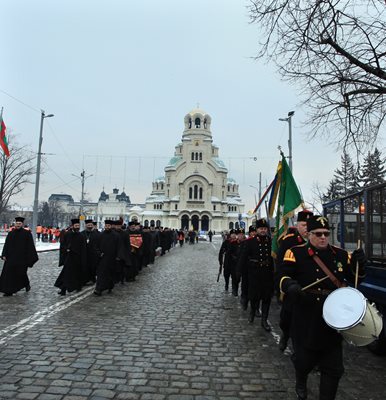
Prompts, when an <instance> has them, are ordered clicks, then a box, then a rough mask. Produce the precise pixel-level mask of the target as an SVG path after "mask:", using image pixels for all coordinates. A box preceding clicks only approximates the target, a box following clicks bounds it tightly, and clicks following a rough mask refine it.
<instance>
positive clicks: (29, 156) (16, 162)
mask: <svg viewBox="0 0 386 400" xmlns="http://www.w3.org/2000/svg"><path fill="white" fill-rule="evenodd" d="M8 146H9V151H10V154H11V155H10V156H9V157H6V156H5V154H1V155H0V214H1V213H3V212H4V211H5V210H6V209H7V206H8V205H9V202H10V200H11V198H12V197H13V196H15V195H17V194H19V193H20V192H21V191H22V190H23V189H24V188H25V186H26V185H27V184H28V183H31V177H32V175H34V174H35V168H34V167H33V166H32V160H33V159H34V158H35V154H34V153H33V152H32V151H31V150H30V149H29V148H28V146H21V145H19V144H18V143H17V142H16V141H15V136H13V135H9V136H8Z"/></svg>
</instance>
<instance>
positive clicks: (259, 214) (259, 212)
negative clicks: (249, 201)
mask: <svg viewBox="0 0 386 400" xmlns="http://www.w3.org/2000/svg"><path fill="white" fill-rule="evenodd" d="M260 199H261V172H259V201H260ZM258 216H259V219H260V218H261V207H259V210H258Z"/></svg>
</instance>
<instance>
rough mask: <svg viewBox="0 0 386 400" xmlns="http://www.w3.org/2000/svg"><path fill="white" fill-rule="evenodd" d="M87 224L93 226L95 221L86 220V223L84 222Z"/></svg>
mask: <svg viewBox="0 0 386 400" xmlns="http://www.w3.org/2000/svg"><path fill="white" fill-rule="evenodd" d="M84 223H85V224H93V223H94V221H93V220H92V219H86V221H84Z"/></svg>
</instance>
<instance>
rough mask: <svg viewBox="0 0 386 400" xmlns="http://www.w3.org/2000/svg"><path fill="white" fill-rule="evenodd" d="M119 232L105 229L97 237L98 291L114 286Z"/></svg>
mask: <svg viewBox="0 0 386 400" xmlns="http://www.w3.org/2000/svg"><path fill="white" fill-rule="evenodd" d="M119 237H120V236H119V234H118V233H117V232H114V231H112V230H105V231H103V232H102V233H101V235H100V239H99V249H100V259H99V263H98V266H97V283H96V289H97V290H99V291H102V290H106V289H112V288H113V287H114V280H113V279H114V271H115V266H116V259H117V258H118V254H119V253H118V252H119V244H120V239H119Z"/></svg>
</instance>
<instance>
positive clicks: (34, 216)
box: [32, 110, 54, 243]
mask: <svg viewBox="0 0 386 400" xmlns="http://www.w3.org/2000/svg"><path fill="white" fill-rule="evenodd" d="M53 116H54V114H48V115H46V114H45V113H44V111H43V110H41V116H40V134H39V145H38V158H37V163H36V181H35V197H34V207H33V214H32V237H33V239H34V243H35V241H36V226H37V222H38V203H39V183H40V165H41V162H42V143H43V122H44V118H51V117H53Z"/></svg>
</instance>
